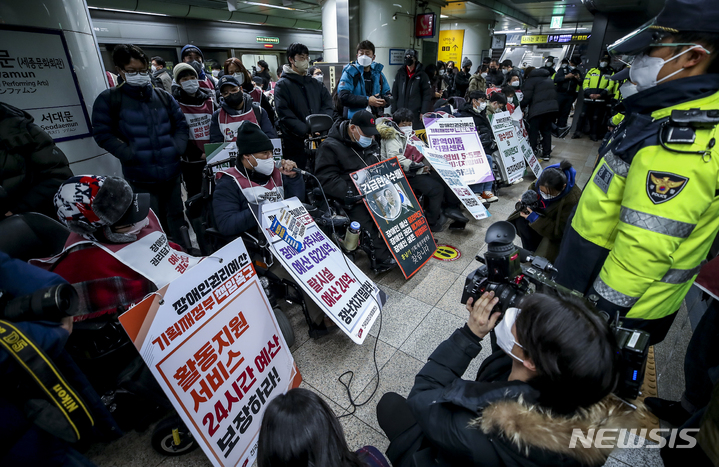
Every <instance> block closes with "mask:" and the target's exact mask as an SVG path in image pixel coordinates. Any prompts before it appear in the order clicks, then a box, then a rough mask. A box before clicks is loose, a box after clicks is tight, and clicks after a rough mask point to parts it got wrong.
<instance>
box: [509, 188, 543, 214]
mask: <svg viewBox="0 0 719 467" xmlns="http://www.w3.org/2000/svg"><path fill="white" fill-rule="evenodd" d="M527 208H529V209H531V210H532V211H537V210H542V209H543V208H544V206H542V201H541V200H540V199H539V195H538V194H537V192H536V191H534V190H527V191H525V192H524V193H522V198H521V200H519V201H517V204H515V205H514V210H515V211H519V212H523V213H524V214H529V211H527Z"/></svg>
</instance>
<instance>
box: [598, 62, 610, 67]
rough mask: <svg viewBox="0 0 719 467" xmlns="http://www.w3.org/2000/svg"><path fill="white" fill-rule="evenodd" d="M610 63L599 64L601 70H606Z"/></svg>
mask: <svg viewBox="0 0 719 467" xmlns="http://www.w3.org/2000/svg"><path fill="white" fill-rule="evenodd" d="M607 65H609V63H607V62H599V68H605V67H606V66H607Z"/></svg>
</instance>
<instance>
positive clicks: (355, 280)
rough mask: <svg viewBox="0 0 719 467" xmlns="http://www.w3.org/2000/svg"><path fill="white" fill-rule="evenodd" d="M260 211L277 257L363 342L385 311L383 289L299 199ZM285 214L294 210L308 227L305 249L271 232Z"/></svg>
mask: <svg viewBox="0 0 719 467" xmlns="http://www.w3.org/2000/svg"><path fill="white" fill-rule="evenodd" d="M260 207H261V209H262V212H261V221H262V227H263V229H262V231H263V232H264V233H265V236H266V237H267V240H268V241H269V243H270V250H271V251H272V253H273V254H274V256H275V258H277V260H278V261H280V263H282V265H283V266H284V268H285V270H286V271H287V272H289V273H290V275H291V276H292V278H293V279H294V280H295V283H296V284H298V285H299V286H300V287H302V290H304V291H305V293H306V294H307V295H308V296H310V297H311V298H312V299H313V300H314V302H315V303H317V305H318V306H319V307H320V308H321V309H322V311H324V313H325V314H326V315H327V316H329V317H330V318H331V319H332V321H334V322H335V323H337V326H338V327H339V328H340V329H341V330H342V331H343V332H344V333H345V334H347V335H348V336H349V337H350V339H352V340H353V341H354V342H355V343H357V344H362V342H364V340H365V338H366V337H367V336H368V335H369V330H370V328H372V324H374V321H375V320H376V319H377V317H378V316H379V311H380V310H381V309H382V304H383V302H382V300H381V299H380V290H379V288H378V287H377V286H376V285H375V284H374V282H372V281H371V280H370V279H369V278H368V277H367V276H366V275H365V274H364V273H363V272H362V271H361V270H360V269H359V268H357V267H356V266H355V265H354V263H352V262H351V261H349V260H347V258H346V257H345V256H344V254H343V253H342V251H340V249H339V248H338V247H337V245H335V244H334V243H333V242H332V241H331V240H330V239H329V238H327V236H326V235H325V234H324V232H322V231H321V230H320V229H319V227H317V224H316V223H315V221H314V219H312V216H311V215H310V214H309V213H308V212H307V210H306V209H305V208H304V206H303V205H302V203H301V202H300V201H299V200H298V199H297V198H290V199H286V200H284V201H278V202H276V203H266V204H263V205H261V206H260ZM283 211H284V212H286V211H289V212H291V213H292V215H293V216H294V217H295V218H296V219H298V220H299V221H301V222H302V223H303V224H304V227H305V230H304V238H303V239H302V250H301V251H297V249H295V248H293V246H292V245H291V244H290V243H288V242H286V241H285V240H283V239H282V237H281V236H279V235H277V234H276V233H275V232H274V231H272V230H271V226H272V224H273V223H274V221H275V220H276V219H277V218H278V217H281V216H282V213H283ZM296 235H298V237H301V235H300V234H296Z"/></svg>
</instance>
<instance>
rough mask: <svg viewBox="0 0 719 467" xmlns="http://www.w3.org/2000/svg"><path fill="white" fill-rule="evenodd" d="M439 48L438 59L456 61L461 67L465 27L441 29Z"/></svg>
mask: <svg viewBox="0 0 719 467" xmlns="http://www.w3.org/2000/svg"><path fill="white" fill-rule="evenodd" d="M438 45H439V50H438V55H437V60H440V61H443V62H444V63H447V62H449V61H452V62H454V63H455V64H456V65H455V66H457V68H459V64H460V62H461V61H462V47H463V45H464V29H446V30H444V31H439V44H438Z"/></svg>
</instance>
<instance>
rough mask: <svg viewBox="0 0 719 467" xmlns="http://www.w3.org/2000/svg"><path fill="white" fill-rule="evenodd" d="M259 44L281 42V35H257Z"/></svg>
mask: <svg viewBox="0 0 719 467" xmlns="http://www.w3.org/2000/svg"><path fill="white" fill-rule="evenodd" d="M255 40H256V41H257V43H258V44H279V43H280V38H279V37H267V36H257V37H256V38H255Z"/></svg>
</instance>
